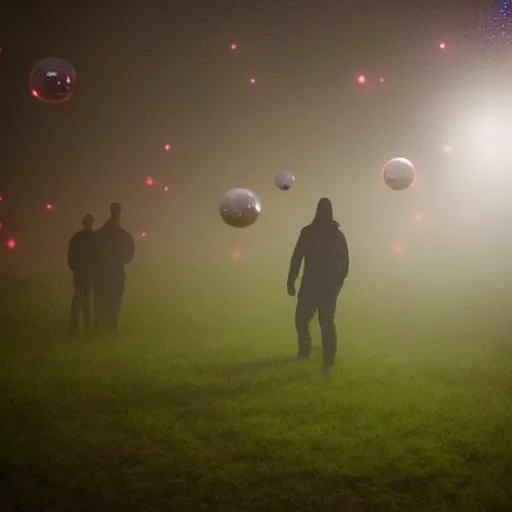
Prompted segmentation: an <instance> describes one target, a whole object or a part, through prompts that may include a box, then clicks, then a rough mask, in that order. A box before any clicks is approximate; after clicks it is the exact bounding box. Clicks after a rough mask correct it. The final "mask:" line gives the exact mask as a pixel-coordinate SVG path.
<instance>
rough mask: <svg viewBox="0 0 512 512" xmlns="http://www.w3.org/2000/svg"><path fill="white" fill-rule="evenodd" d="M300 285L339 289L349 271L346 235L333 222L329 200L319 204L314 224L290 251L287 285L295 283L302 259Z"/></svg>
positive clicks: (321, 201)
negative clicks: (302, 267) (302, 271)
mask: <svg viewBox="0 0 512 512" xmlns="http://www.w3.org/2000/svg"><path fill="white" fill-rule="evenodd" d="M303 259H304V273H303V276H302V286H303V287H304V286H306V287H308V288H329V287H331V286H334V287H337V286H341V284H342V283H343V281H344V280H345V278H346V277H347V275H348V271H349V253H348V245H347V240H346V238H345V235H344V234H343V233H342V232H341V230H340V229H339V224H338V223H337V222H336V221H335V220H334V219H333V213H332V204H331V202H330V201H329V199H326V198H324V199H321V200H320V201H319V202H318V206H317V211H316V215H315V218H314V219H313V222H312V223H311V224H309V225H307V226H305V227H304V228H302V230H301V232H300V235H299V239H298V241H297V244H296V246H295V249H294V251H293V255H292V258H291V261H290V270H289V272H288V283H295V281H296V279H297V277H298V275H299V272H300V268H301V265H302V260H303Z"/></svg>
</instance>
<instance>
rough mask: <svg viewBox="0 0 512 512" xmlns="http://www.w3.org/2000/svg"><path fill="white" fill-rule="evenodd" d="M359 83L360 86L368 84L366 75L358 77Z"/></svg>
mask: <svg viewBox="0 0 512 512" xmlns="http://www.w3.org/2000/svg"><path fill="white" fill-rule="evenodd" d="M357 83H358V84H359V85H363V84H365V83H366V77H365V76H364V75H359V76H358V77H357Z"/></svg>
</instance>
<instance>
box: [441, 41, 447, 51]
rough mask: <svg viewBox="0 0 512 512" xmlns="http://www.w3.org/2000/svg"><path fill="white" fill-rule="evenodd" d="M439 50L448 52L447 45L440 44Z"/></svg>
mask: <svg viewBox="0 0 512 512" xmlns="http://www.w3.org/2000/svg"><path fill="white" fill-rule="evenodd" d="M439 48H440V49H441V50H446V43H444V42H442V43H439Z"/></svg>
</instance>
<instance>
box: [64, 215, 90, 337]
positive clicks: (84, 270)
mask: <svg viewBox="0 0 512 512" xmlns="http://www.w3.org/2000/svg"><path fill="white" fill-rule="evenodd" d="M93 225H94V218H93V216H92V215H91V214H90V213H88V214H87V215H86V216H85V217H84V218H83V219H82V226H83V229H81V230H80V231H78V233H75V234H74V235H73V236H72V237H71V240H70V241H69V245H68V267H69V269H70V270H71V271H72V272H73V286H74V288H75V290H74V293H73V300H72V301H71V314H70V317H71V318H70V335H71V336H74V335H76V334H77V333H78V331H79V318H80V313H82V320H83V327H84V330H85V331H86V333H89V332H90V331H91V295H92V290H93V277H94V275H93V271H94V249H95V248H94V245H95V244H94V231H93V229H92V227H93Z"/></svg>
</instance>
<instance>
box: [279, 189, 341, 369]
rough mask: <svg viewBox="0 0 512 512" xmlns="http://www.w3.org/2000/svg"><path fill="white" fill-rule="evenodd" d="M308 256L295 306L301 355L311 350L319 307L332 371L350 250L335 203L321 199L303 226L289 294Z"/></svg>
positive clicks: (326, 365)
mask: <svg viewBox="0 0 512 512" xmlns="http://www.w3.org/2000/svg"><path fill="white" fill-rule="evenodd" d="M302 260H304V272H303V275H302V281H301V286H300V289H299V295H298V301H297V307H296V310H295V327H296V329H297V339H298V345H299V351H298V359H307V358H308V357H309V355H310V353H311V335H310V332H309V324H310V322H311V319H312V318H313V316H314V315H315V313H316V312H317V311H318V321H319V323H320V329H321V332H322V349H323V363H324V366H323V372H324V374H326V375H328V374H329V373H330V370H331V368H332V366H333V364H334V357H335V355H336V349H337V333H336V326H335V324H334V315H335V313H336V303H337V300H338V295H339V293H340V291H341V289H342V287H343V283H344V281H345V279H346V278H347V275H348V270H349V253H348V245H347V240H346V238H345V235H344V234H343V233H342V232H341V231H340V229H339V224H338V222H336V221H335V220H334V219H333V210H332V203H331V201H330V200H329V199H327V198H325V197H324V198H322V199H320V201H319V202H318V205H317V209H316V215H315V218H314V219H313V222H312V223H311V224H309V225H307V226H305V227H304V228H302V230H301V232H300V235H299V239H298V241H297V244H296V246H295V249H294V251H293V255H292V258H291V262H290V270H289V272H288V281H287V289H288V295H290V296H291V297H294V296H295V294H296V290H295V282H296V280H297V277H298V275H299V272H300V268H301V265H302Z"/></svg>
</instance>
